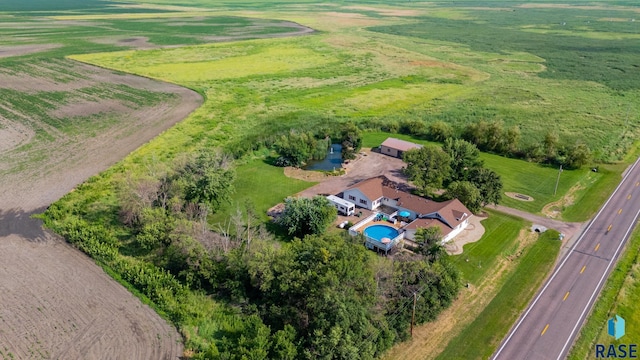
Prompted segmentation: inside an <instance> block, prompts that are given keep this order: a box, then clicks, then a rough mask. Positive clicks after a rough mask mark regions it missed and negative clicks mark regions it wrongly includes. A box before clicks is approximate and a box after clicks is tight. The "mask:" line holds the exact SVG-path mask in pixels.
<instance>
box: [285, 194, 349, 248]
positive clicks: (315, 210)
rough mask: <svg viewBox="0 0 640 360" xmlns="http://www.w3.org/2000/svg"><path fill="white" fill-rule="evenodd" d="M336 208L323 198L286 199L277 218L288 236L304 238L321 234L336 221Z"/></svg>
mask: <svg viewBox="0 0 640 360" xmlns="http://www.w3.org/2000/svg"><path fill="white" fill-rule="evenodd" d="M336 215H337V211H336V208H335V207H334V206H333V205H331V203H330V202H329V200H327V198H325V197H324V196H314V197H313V198H311V199H309V198H287V199H286V200H285V207H284V212H283V213H282V215H281V216H280V218H278V224H280V225H281V226H283V227H284V228H285V229H286V230H287V233H288V234H289V235H293V236H297V237H300V238H302V237H304V236H305V235H309V234H321V233H323V232H324V231H325V230H326V228H327V226H329V224H331V222H333V221H334V220H335V219H336Z"/></svg>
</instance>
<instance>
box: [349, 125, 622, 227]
mask: <svg viewBox="0 0 640 360" xmlns="http://www.w3.org/2000/svg"><path fill="white" fill-rule="evenodd" d="M388 137H395V138H398V139H402V140H407V141H412V142H415V143H418V144H422V145H434V146H441V144H439V143H435V142H432V141H427V140H422V139H416V138H414V137H412V136H409V135H403V134H389V133H385V132H366V133H364V136H363V142H362V143H363V147H364V148H373V147H376V146H379V145H380V144H381V143H382V142H383V141H384V140H385V139H386V138H388ZM480 159H482V161H484V164H485V166H486V167H487V168H489V169H491V170H493V171H495V172H496V173H498V174H499V175H500V177H501V178H502V181H503V183H504V192H517V193H521V194H525V195H528V196H531V197H533V199H534V201H519V200H515V199H512V198H509V197H507V196H505V195H503V197H502V200H501V201H500V204H502V205H505V206H509V207H512V208H516V209H520V210H524V211H528V212H531V213H539V212H540V211H541V210H542V208H543V207H544V206H545V205H546V204H548V203H550V202H552V201H556V200H559V199H560V198H562V196H563V195H565V194H566V193H567V192H568V191H569V189H571V187H572V186H575V185H576V184H578V183H580V184H581V186H582V187H581V189H580V190H578V191H576V194H575V197H576V202H575V203H574V205H572V206H568V207H566V209H564V210H563V212H564V211H566V212H567V214H566V215H565V214H563V216H564V217H565V219H566V220H569V221H584V220H587V219H588V218H589V217H590V216H591V215H593V214H594V213H595V212H596V210H597V209H598V207H599V206H600V205H601V204H602V203H603V202H604V200H605V199H606V198H607V197H608V196H609V193H610V192H611V191H612V190H613V188H615V185H617V182H618V181H619V177H618V176H617V174H619V172H621V171H622V170H621V169H620V168H619V167H616V168H613V169H615V170H616V171H612V170H608V169H609V167H606V166H602V167H601V168H602V169H603V171H600V172H598V173H594V172H591V171H590V169H588V168H586V167H584V168H582V169H578V170H563V171H562V173H561V174H560V181H559V183H558V190H557V193H556V195H554V194H553V193H554V189H555V186H556V181H557V179H558V170H559V169H556V168H552V167H549V166H545V165H540V164H536V163H531V162H527V161H524V160H519V159H511V158H506V157H504V156H499V155H494V154H488V153H480Z"/></svg>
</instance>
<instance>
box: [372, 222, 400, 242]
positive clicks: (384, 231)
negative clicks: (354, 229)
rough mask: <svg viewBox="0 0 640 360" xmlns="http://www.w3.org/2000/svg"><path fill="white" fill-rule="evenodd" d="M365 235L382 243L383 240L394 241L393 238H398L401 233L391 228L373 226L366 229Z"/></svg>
mask: <svg viewBox="0 0 640 360" xmlns="http://www.w3.org/2000/svg"><path fill="white" fill-rule="evenodd" d="M364 234H365V235H367V236H369V237H372V238H374V239H376V240H378V241H380V240H382V238H389V239H392V240H393V238H395V237H396V236H398V234H399V232H398V230H396V229H394V228H392V227H391V226H387V225H373V226H369V227H368V228H366V229H364Z"/></svg>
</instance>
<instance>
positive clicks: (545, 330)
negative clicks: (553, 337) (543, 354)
mask: <svg viewBox="0 0 640 360" xmlns="http://www.w3.org/2000/svg"><path fill="white" fill-rule="evenodd" d="M548 328H549V324H547V326H545V327H544V330H542V332H541V333H540V336H542V335H544V333H546V332H547V329H548Z"/></svg>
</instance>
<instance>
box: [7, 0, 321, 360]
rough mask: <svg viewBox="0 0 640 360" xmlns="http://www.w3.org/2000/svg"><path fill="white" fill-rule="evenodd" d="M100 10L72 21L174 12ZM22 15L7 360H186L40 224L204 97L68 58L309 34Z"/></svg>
mask: <svg viewBox="0 0 640 360" xmlns="http://www.w3.org/2000/svg"><path fill="white" fill-rule="evenodd" d="M70 4H71V5H70ZM96 4H103V5H104V4H105V3H102V2H91V1H81V2H80V1H79V2H75V5H76V6H78V7H76V8H74V10H73V11H80V12H84V11H87V12H91V11H94V10H95V11H96V12H99V13H101V14H102V15H105V16H107V17H109V16H113V15H114V14H115V13H118V14H120V15H127V14H128V13H129V14H130V13H135V14H138V15H140V14H147V16H149V15H153V14H156V15H159V14H160V13H166V11H160V10H153V9H147V10H148V11H147V10H145V9H142V10H141V9H120V11H117V10H118V9H117V8H111V7H108V6H107V7H104V8H94V7H92V6H93V5H96ZM24 5H25V4H24V2H11V1H10V2H2V4H0V39H1V40H0V248H1V249H0V264H1V265H0V277H1V278H2V279H3V280H2V281H1V282H0V290H1V291H0V303H2V304H3V307H2V310H0V324H1V326H0V339H2V340H1V341H0V358H2V359H13V358H18V359H21V358H66V359H79V358H84V359H100V358H113V359H115V358H136V359H143V358H147V359H163V358H176V357H178V356H182V355H183V345H182V341H181V340H182V338H181V335H179V334H178V332H177V331H176V329H175V327H173V326H172V325H170V324H168V323H167V321H166V320H165V319H163V318H161V317H159V316H158V314H157V313H156V312H155V311H154V310H153V309H152V308H151V307H149V306H148V304H147V303H148V302H147V303H142V302H141V301H140V299H138V298H136V297H135V296H134V295H133V294H131V293H130V292H129V291H128V290H127V289H126V288H124V287H123V286H121V285H120V284H118V283H117V282H116V281H114V280H113V279H112V278H111V277H110V276H109V275H107V274H106V273H105V272H104V271H103V269H101V268H100V267H99V266H97V265H96V264H95V263H94V262H93V261H91V260H90V259H88V258H87V257H86V255H84V254H82V253H80V252H79V251H78V250H76V249H73V248H72V247H70V246H69V245H68V244H66V243H65V242H63V241H61V240H60V239H59V238H58V237H57V236H54V235H52V234H50V233H49V232H47V231H43V230H42V229H41V222H40V221H39V220H36V219H32V218H30V217H31V215H33V214H36V213H40V212H42V211H43V210H44V209H45V207H47V206H48V205H49V204H51V203H52V202H53V201H55V200H57V199H59V198H60V197H61V196H63V195H64V194H65V193H67V192H69V191H72V190H73V188H74V187H75V186H76V185H77V184H79V183H81V182H83V181H85V180H86V179H87V178H89V177H90V176H92V175H95V174H97V173H98V172H100V171H103V170H105V169H106V168H107V167H109V166H111V165H112V164H114V163H115V162H116V161H118V160H120V159H122V158H123V157H125V156H126V155H127V154H128V153H130V152H131V151H133V150H135V149H136V148H137V147H139V146H140V145H142V144H144V143H145V142H147V141H149V140H150V139H152V138H153V137H155V136H156V135H158V134H159V133H160V132H162V131H164V130H166V129H167V128H169V127H171V126H172V125H174V124H176V123H177V122H178V121H180V120H182V119H184V118H185V117H186V116H187V115H188V114H189V113H191V112H192V111H194V110H195V109H196V108H197V107H198V106H200V105H201V104H202V101H203V99H202V96H201V95H200V94H198V93H197V92H195V91H192V90H189V89H186V88H184V87H179V86H175V85H171V84H167V83H161V82H158V81H153V80H150V79H145V78H141V77H137V76H132V75H127V74H122V73H117V72H113V71H110V70H106V69H101V68H97V67H93V66H88V65H84V64H80V63H77V62H74V61H71V60H68V59H65V58H64V56H66V55H69V54H73V53H82V52H92V51H107V50H116V49H130V48H136V49H141V48H150V47H152V48H157V47H160V46H175V45H179V44H187V43H204V42H209V41H220V40H228V39H231V38H233V39H241V38H246V37H264V36H269V34H273V35H276V36H291V35H294V33H295V34H299V33H305V32H308V31H310V30H309V29H307V28H303V27H301V26H299V25H297V24H293V23H287V22H282V21H268V20H260V19H258V20H254V19H251V20H248V19H243V18H239V17H233V18H230V17H203V18H202V19H200V20H197V21H196V20H194V19H193V16H191V17H184V16H183V17H182V18H181V19H180V20H175V22H174V23H172V22H167V21H165V20H164V19H162V20H159V19H155V20H154V19H151V20H152V21H151V20H146V21H144V22H131V21H128V20H127V19H126V16H125V17H124V18H123V19H115V20H113V21H110V22H108V23H107V22H106V21H100V22H96V21H94V22H91V21H79V22H73V21H64V20H52V19H49V18H43V17H42V16H46V15H53V13H47V11H53V12H59V13H56V14H58V15H61V14H67V15H68V14H69V12H73V11H72V10H71V9H69V8H68V6H73V3H72V2H66V5H64V6H63V5H55V4H52V3H51V2H42V3H39V4H38V3H37V2H35V1H31V2H29V4H28V5H27V6H30V5H31V6H33V8H32V10H33V11H35V13H32V14H27V13H25V12H21V13H20V15H19V16H13V15H12V14H10V13H9V14H7V13H1V12H3V11H7V10H11V9H14V10H16V9H24V7H23V6H24ZM65 6H67V7H65ZM12 7H13V8H12ZM114 9H115V10H116V11H114ZM32 15H33V16H32ZM167 33H170V34H173V35H175V36H176V37H170V36H163V35H162V34H167ZM216 36H218V37H219V38H215V37H216Z"/></svg>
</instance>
